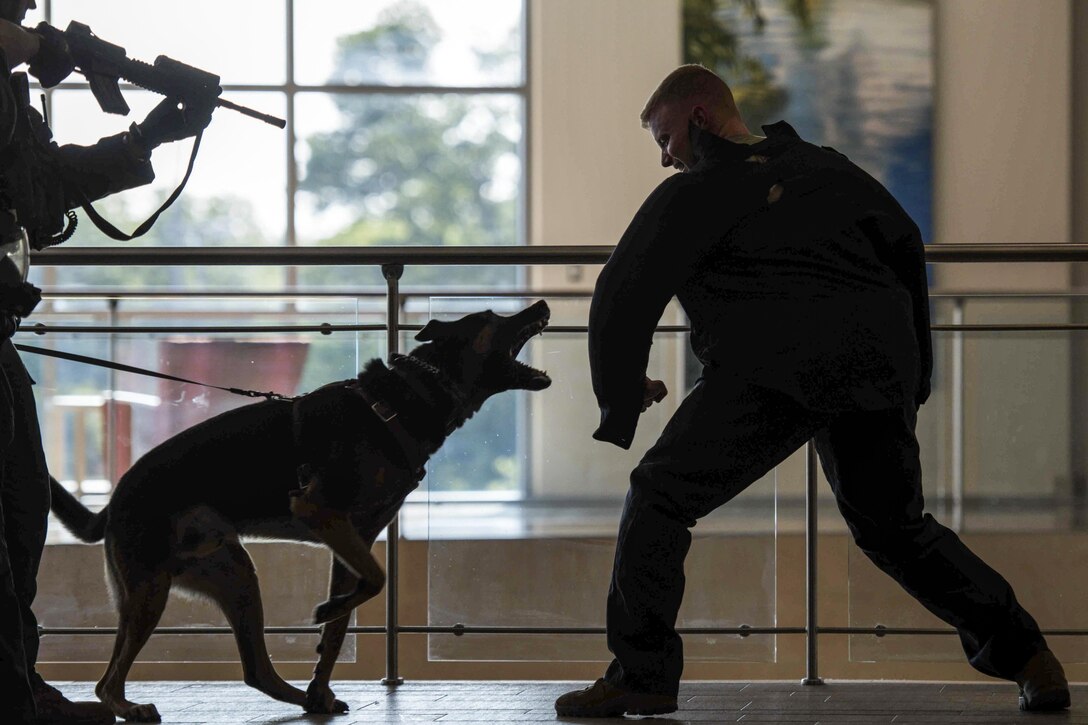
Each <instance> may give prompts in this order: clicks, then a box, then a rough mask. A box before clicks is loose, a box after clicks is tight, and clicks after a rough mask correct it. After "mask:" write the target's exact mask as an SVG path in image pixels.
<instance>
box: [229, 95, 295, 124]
mask: <svg viewBox="0 0 1088 725" xmlns="http://www.w3.org/2000/svg"><path fill="white" fill-rule="evenodd" d="M216 105H219V106H222V107H223V108H229V109H230V110H232V111H238V113H241V114H243V115H246V116H249V117H250V118H256V119H257V120H258V121H264V122H265V123H267V124H270V125H272V126H275V127H276V128H286V127H287V121H284V120H283V119H282V118H276V117H275V116H270V115H268V114H267V113H261V112H260V111H254V110H253V109H252V108H246V107H245V106H239V105H238V104H237V103H231V102H230V101H228V100H226V99H224V98H220V99H218V100H217V101H216Z"/></svg>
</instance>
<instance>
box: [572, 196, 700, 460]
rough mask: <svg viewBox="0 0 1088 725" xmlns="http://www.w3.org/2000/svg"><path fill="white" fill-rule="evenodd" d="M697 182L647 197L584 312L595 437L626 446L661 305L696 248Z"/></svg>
mask: <svg viewBox="0 0 1088 725" xmlns="http://www.w3.org/2000/svg"><path fill="white" fill-rule="evenodd" d="M696 184H697V182H696V181H694V180H693V179H691V178H685V177H682V176H680V175H676V176H673V177H670V178H669V179H667V180H665V181H664V182H663V183H662V184H661V185H660V186H658V188H657V189H656V190H655V191H654V192H653V193H652V194H651V195H650V196H649V197H648V198H647V199H646V201H645V202H644V203H643V205H642V207H641V208H640V209H639V211H638V213H637V214H636V215H635V217H634V219H633V220H632V221H631V223H630V225H629V226H628V227H627V231H626V232H624V234H623V237H621V239H620V242H619V244H618V245H617V246H616V250H615V251H614V252H613V253H612V256H611V257H609V259H608V263H607V264H605V266H604V269H603V270H601V274H600V276H599V277H598V278H597V283H596V286H595V288H594V291H593V301H592V303H591V304H590V308H589V365H590V374H591V376H592V379H593V392H594V394H595V395H596V396H597V402H598V405H599V406H600V409H601V422H600V426H599V427H598V428H597V430H596V431H595V432H594V434H593V437H594V438H596V439H597V440H601V441H607V442H609V443H614V444H615V445H617V446H620V447H621V448H630V446H631V442H632V439H633V438H634V434H635V427H636V426H637V424H638V418H639V415H640V414H641V412H642V408H643V402H644V391H645V387H644V386H645V380H646V365H647V362H648V360H649V357H650V346H651V344H652V341H653V333H654V329H655V328H656V327H657V322H658V320H660V319H661V314H662V313H663V312H664V311H665V306H666V305H668V303H669V300H671V299H672V297H673V296H674V295H675V294H676V292H677V290H678V289H679V287H680V285H681V284H682V283H683V281H684V280H685V279H686V278H687V277H688V275H689V274H690V271H691V265H692V264H693V261H694V259H695V256H696V254H697V250H698V249H700V248H701V247H702V246H704V245H702V244H701V243H700V242H701V240H700V239H699V238H698V233H697V227H698V219H699V215H700V214H706V213H707V210H706V209H699V205H698V203H697V193H696V189H697V187H696Z"/></svg>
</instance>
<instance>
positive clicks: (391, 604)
mask: <svg viewBox="0 0 1088 725" xmlns="http://www.w3.org/2000/svg"><path fill="white" fill-rule="evenodd" d="M402 274H404V265H403V264H383V265H382V276H383V277H385V282H386V285H387V289H388V294H387V297H386V308H385V316H386V329H387V330H388V337H387V341H386V348H387V355H386V357H387V358H388V357H389V356H390V355H392V354H393V353H395V352H400V308H401V300H400V277H401V275H402ZM399 544H400V511H398V512H397V513H396V514H395V515H394V516H393V520H392V521H390V522H389V526H388V527H386V529H385V677H384V678H382V684H383V685H400V684H403V682H404V678H403V677H400V676H399V675H398V674H397V671H398V652H397V640H398V636H399V635H400V625H399V623H398V619H397V614H398V612H397V606H398V605H397V578H398V572H397V566H398V553H399V551H398V549H399Z"/></svg>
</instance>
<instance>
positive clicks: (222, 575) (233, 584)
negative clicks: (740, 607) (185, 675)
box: [177, 541, 347, 712]
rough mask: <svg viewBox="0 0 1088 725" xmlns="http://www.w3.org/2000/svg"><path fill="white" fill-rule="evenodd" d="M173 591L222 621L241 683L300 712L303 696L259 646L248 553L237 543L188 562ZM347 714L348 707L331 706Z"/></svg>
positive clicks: (259, 608)
mask: <svg viewBox="0 0 1088 725" xmlns="http://www.w3.org/2000/svg"><path fill="white" fill-rule="evenodd" d="M177 583H178V586H181V587H183V588H185V589H188V590H190V591H193V592H197V593H199V594H203V595H205V596H207V597H210V598H211V599H212V600H213V601H214V602H215V603H216V604H218V605H219V608H220V609H222V610H223V614H224V615H226V618H227V622H228V624H230V628H231V631H233V632H234V641H235V643H236V644H237V646H238V654H239V657H240V658H241V662H242V675H243V678H244V680H245V683H246V684H247V685H249V686H250V687H253V688H255V689H257V690H260V691H261V692H263V693H264V694H266V695H268V696H269V697H272V698H274V699H276V700H282V701H283V702H289V703H291V704H292V705H298V706H299V707H303V706H305V704H306V693H305V692H303V691H302V690H300V689H298V688H297V687H294V686H292V685H290V684H288V683H287V682H286V681H284V679H283V678H282V677H280V675H279V673H277V672H276V669H275V668H274V667H273V666H272V660H271V658H270V657H269V656H268V649H267V646H266V644H265V640H264V607H263V604H262V602H261V590H260V585H259V582H258V581H257V570H256V568H255V567H254V566H253V560H252V559H251V558H250V557H249V553H248V552H247V551H246V550H245V549H244V548H243V547H242V545H241V544H240V543H238V542H237V541H227V542H225V543H223V545H222V546H220V547H219V548H218V549H216V550H215V551H214V552H211V553H210V554H207V555H205V556H202V557H200V558H199V559H195V560H192V561H191V562H188V564H187V566H186V568H185V570H184V571H182V572H181V573H180V574H178V576H177ZM335 706H339V707H340V709H332V710H327V711H326V712H346V711H347V705H345V704H344V703H342V702H339V701H336V702H335V703H334V707H335Z"/></svg>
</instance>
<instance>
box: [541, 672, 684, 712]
mask: <svg viewBox="0 0 1088 725" xmlns="http://www.w3.org/2000/svg"><path fill="white" fill-rule="evenodd" d="M669 712H676V696H675V695H647V694H644V693H641V692H630V691H628V690H624V689H621V688H619V687H616V686H615V685H612V684H609V683H608V682H607V681H606V680H605V679H604V678H603V677H602V678H601V679H599V680H597V681H596V682H594V683H593V684H592V685H590V686H589V687H586V688H584V689H581V690H575V691H574V692H568V693H567V694H565V695H561V696H560V697H559V699H558V700H556V701H555V714H556V715H559V716H562V717H621V716H623V715H624V714H627V715H664V714H665V713H669Z"/></svg>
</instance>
